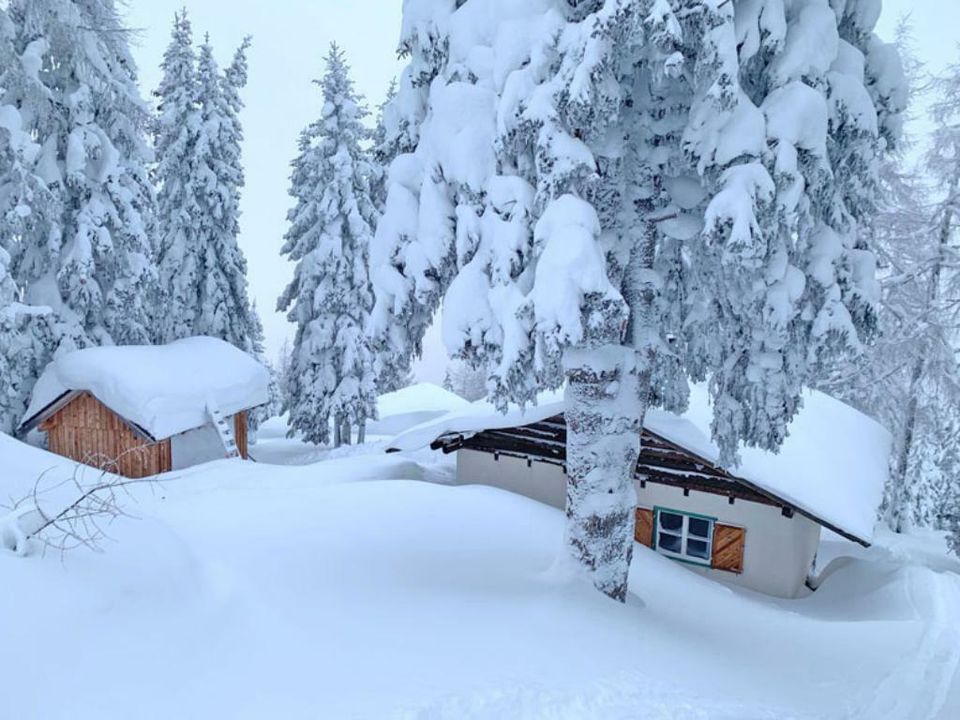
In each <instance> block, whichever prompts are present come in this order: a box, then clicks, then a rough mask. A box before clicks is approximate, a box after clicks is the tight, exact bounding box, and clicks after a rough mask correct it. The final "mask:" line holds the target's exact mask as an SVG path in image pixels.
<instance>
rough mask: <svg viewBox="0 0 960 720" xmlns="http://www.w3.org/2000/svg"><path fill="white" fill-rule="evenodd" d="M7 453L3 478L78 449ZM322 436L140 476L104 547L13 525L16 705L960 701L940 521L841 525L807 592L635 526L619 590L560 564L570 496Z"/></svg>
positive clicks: (874, 705)
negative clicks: (730, 568)
mask: <svg viewBox="0 0 960 720" xmlns="http://www.w3.org/2000/svg"><path fill="white" fill-rule="evenodd" d="M291 442H295V441H291ZM318 452H319V451H318ZM0 456H2V457H3V459H4V463H3V465H4V474H3V476H2V479H0V496H3V497H6V496H17V495H18V494H22V493H23V492H25V491H26V490H27V489H28V488H29V487H30V486H32V484H33V479H34V477H35V475H36V474H38V473H39V472H40V471H42V470H44V469H47V468H50V467H54V466H58V469H57V470H54V471H53V472H60V473H66V472H69V466H68V464H66V463H63V462H62V461H58V460H57V459H55V458H53V457H52V456H50V455H48V454H46V453H44V452H42V451H39V450H36V449H34V448H31V447H28V446H26V445H23V444H20V443H18V442H16V441H14V440H12V439H10V438H8V437H7V436H3V435H0ZM324 457H325V458H326V459H323V460H321V461H319V462H316V463H314V464H310V465H301V466H274V465H269V464H266V463H262V462H261V463H249V462H248V463H245V462H241V461H220V462H216V463H211V464H208V465H204V466H200V467H198V468H195V469H192V470H190V471H186V472H182V473H177V474H176V476H174V477H171V479H169V480H168V481H166V482H164V483H162V484H160V485H157V486H156V487H150V486H142V487H139V488H138V489H136V490H135V492H134V498H133V500H135V503H134V504H133V505H132V506H131V508H130V509H131V511H132V512H133V513H134V514H135V515H136V517H135V518H133V517H132V518H124V519H121V520H119V521H117V522H116V523H115V524H114V525H113V526H112V533H111V535H112V541H111V542H109V543H108V544H107V545H106V547H105V552H104V553H100V554H97V553H92V552H87V551H76V552H74V553H71V554H68V555H67V556H65V557H63V558H60V557H58V556H52V555H47V556H46V557H42V556H32V557H26V558H22V557H17V556H15V555H14V554H12V553H9V552H5V551H0V718H2V719H3V720H6V719H8V718H9V719H10V720H13V719H14V718H16V719H17V720H33V719H37V720H58V719H60V718H64V719H65V718H70V719H71V720H76V719H78V718H84V719H85V718H98V719H99V718H103V719H112V718H137V719H139V718H158V719H159V718H163V720H170V719H171V718H177V719H178V720H180V719H187V718H257V719H261V718H284V720H294V719H298V718H355V717H356V718H378V719H379V718H404V719H409V720H414V719H416V720H445V719H447V718H450V719H458V720H459V719H473V718H496V719H498V720H499V719H508V718H537V719H540V718H544V719H546V718H550V719H568V718H569V719H577V720H580V719H591V718H603V719H604V720H609V719H621V718H622V719H625V718H644V720H661V719H662V720H666V719H671V720H672V719H681V718H682V719H687V718H690V719H694V718H696V719H697V720H704V719H710V720H713V719H715V718H716V719H722V720H755V719H756V720H760V719H769V720H785V719H787V718H799V719H804V720H807V719H812V718H829V719H834V718H835V719H836V720H861V719H862V720H887V719H889V720H950V719H952V718H957V717H960V684H958V681H957V677H958V673H957V664H958V657H960V580H958V575H957V574H956V573H957V571H958V570H960V563H958V562H957V561H955V560H952V559H949V558H948V557H947V556H946V553H945V550H944V549H943V547H942V545H940V544H939V543H941V542H942V540H941V539H940V538H939V537H937V536H926V537H910V538H894V537H892V536H888V535H883V536H881V538H880V541H879V543H878V544H877V545H876V546H875V547H873V548H871V549H869V550H864V549H862V548H859V547H857V546H853V545H851V544H849V543H846V542H844V541H840V540H834V539H829V540H825V542H824V545H823V548H822V550H821V564H822V565H824V566H829V568H830V572H829V575H828V577H826V579H825V580H824V582H823V585H822V586H821V588H820V589H819V590H818V591H817V592H816V593H814V594H813V595H811V596H810V597H808V598H805V599H803V600H797V601H785V600H774V599H771V598H768V597H765V596H762V595H757V594H754V593H750V592H748V591H743V590H735V589H732V588H729V587H726V586H724V585H721V584H718V583H715V582H712V581H710V580H707V579H705V578H702V577H700V576H698V575H695V574H693V573H691V572H689V571H687V570H686V569H685V568H684V567H683V566H681V565H678V564H676V563H673V562H671V561H669V560H666V559H664V558H661V557H660V556H658V555H656V554H654V553H652V552H650V551H648V550H646V549H645V548H641V547H640V546H638V547H637V553H636V560H635V563H634V567H633V574H632V583H631V591H632V592H631V595H630V598H629V602H628V603H627V604H626V605H625V606H620V605H617V604H615V603H613V602H610V601H608V600H606V599H604V598H603V597H601V596H600V595H599V594H598V593H596V592H595V591H593V590H591V589H589V588H586V587H582V586H580V585H578V584H575V583H569V582H566V581H564V580H562V579H560V578H559V577H557V576H556V574H554V573H552V572H551V566H552V563H553V560H554V558H555V557H556V555H557V552H558V550H559V547H560V542H561V534H562V526H563V516H562V513H560V512H558V511H556V510H553V509H551V508H549V507H546V506H543V505H539V504H537V503H535V502H533V501H530V500H527V499H525V498H522V497H518V496H513V495H509V494H507V493H503V492H500V491H497V490H493V489H490V488H480V487H450V486H445V485H443V484H442V483H438V482H429V481H431V480H433V481H436V480H441V481H442V479H443V477H444V475H445V473H446V474H449V472H450V466H449V463H450V462H451V459H450V458H446V459H444V458H442V457H440V456H439V454H429V453H419V454H416V455H402V454H401V455H391V456H386V455H383V454H382V445H380V444H373V445H371V446H369V447H365V448H348V449H345V450H343V451H339V452H338V453H326V455H324ZM845 557H846V558H849V559H843V558H845ZM831 561H832V562H831Z"/></svg>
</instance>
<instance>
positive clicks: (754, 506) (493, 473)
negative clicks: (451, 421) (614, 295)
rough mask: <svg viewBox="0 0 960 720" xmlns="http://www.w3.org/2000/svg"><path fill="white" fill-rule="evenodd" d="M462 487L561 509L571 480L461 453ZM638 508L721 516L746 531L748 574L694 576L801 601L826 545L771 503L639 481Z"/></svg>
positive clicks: (542, 468)
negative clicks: (686, 491) (484, 488)
mask: <svg viewBox="0 0 960 720" xmlns="http://www.w3.org/2000/svg"><path fill="white" fill-rule="evenodd" d="M457 482H458V484H464V485H467V484H479V485H489V486H492V487H497V488H501V489H503V490H509V491H511V492H516V493H519V494H521V495H526V496H527V497H530V498H533V499H534V500H539V501H540V502H543V503H546V504H548V505H553V506H554V507H557V508H563V506H564V504H565V502H566V476H565V475H564V474H563V471H562V469H561V468H560V467H558V466H556V465H548V464H546V463H538V462H534V463H532V465H531V466H530V467H527V462H526V461H525V460H520V459H518V458H512V457H506V456H503V455H501V456H500V459H499V460H494V456H493V455H491V454H489V453H481V452H476V451H474V450H460V451H459V452H458V453H457ZM637 504H638V505H639V506H640V507H647V508H653V507H656V506H659V507H664V508H672V509H674V510H679V511H682V512H690V513H697V514H699V515H708V516H710V517H715V518H716V519H717V521H718V522H721V523H726V524H729V525H739V526H741V527H744V528H746V530H747V533H746V539H745V542H744V554H743V572H742V573H740V574H737V573H731V572H726V571H723V570H713V569H712V568H707V567H697V566H695V565H689V564H687V565H685V567H689V568H690V569H691V570H693V571H694V572H698V573H701V574H704V575H707V576H709V577H713V578H715V579H717V580H721V581H723V582H728V583H732V584H734V585H742V586H744V587H748V588H751V589H753V590H758V591H760V592H763V593H767V594H769V595H775V596H778V597H787V598H790V597H797V596H798V595H801V594H803V593H804V592H805V590H804V582H805V581H806V578H807V574H808V573H809V571H810V566H811V565H812V563H813V559H814V556H815V555H816V552H817V547H818V546H819V544H820V526H819V525H817V524H816V523H815V522H813V521H812V520H808V519H807V518H805V517H803V516H801V515H794V516H793V517H792V518H787V517H784V516H783V515H782V513H781V512H780V510H779V509H778V508H775V507H771V506H769V505H761V504H759V503H753V502H748V501H746V500H736V501H735V502H734V504H733V505H730V503H729V501H728V499H727V498H726V497H724V496H722V495H714V494H712V493H705V492H697V491H694V490H691V491H690V494H689V495H688V496H686V497H684V494H683V490H682V489H681V488H674V487H669V486H666V485H658V484H656V483H647V485H646V487H644V488H641V487H640V484H639V483H637Z"/></svg>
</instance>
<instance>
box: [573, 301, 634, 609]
mask: <svg viewBox="0 0 960 720" xmlns="http://www.w3.org/2000/svg"><path fill="white" fill-rule="evenodd" d="M588 307H589V304H588ZM624 324H625V308H624V304H623V303H622V302H611V301H609V300H604V301H601V302H600V303H599V307H598V308H597V309H596V310H595V311H594V312H592V313H588V317H586V318H585V326H586V328H587V330H586V333H585V334H586V338H585V342H584V343H583V344H581V345H580V346H578V347H575V348H571V349H568V350H567V351H566V352H565V353H564V366H565V371H566V375H567V390H566V396H565V405H566V420H567V475H568V481H567V506H566V515H567V525H566V538H565V539H566V547H567V550H568V552H569V553H570V555H571V557H572V558H573V560H574V561H575V563H576V564H577V565H578V566H579V567H580V568H582V569H583V570H584V571H585V572H586V573H587V575H588V577H589V578H590V580H591V582H592V583H593V585H594V586H595V587H596V588H597V589H598V590H600V591H601V592H602V593H604V594H605V595H608V596H609V597H611V598H613V599H615V600H619V601H620V602H623V601H625V600H626V596H627V580H628V576H629V571H630V560H631V559H632V557H633V526H634V512H635V509H636V505H637V497H636V490H635V488H634V484H633V473H634V469H635V468H636V463H637V457H638V455H639V452H640V425H639V420H638V416H637V406H636V387H635V383H634V376H633V373H632V369H633V352H632V350H631V349H630V348H627V347H624V346H623V345H621V344H620V341H621V337H622V334H623V329H624Z"/></svg>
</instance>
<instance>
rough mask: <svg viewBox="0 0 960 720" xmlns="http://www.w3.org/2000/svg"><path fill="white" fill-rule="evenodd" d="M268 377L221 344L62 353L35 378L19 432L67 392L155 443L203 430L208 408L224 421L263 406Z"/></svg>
mask: <svg viewBox="0 0 960 720" xmlns="http://www.w3.org/2000/svg"><path fill="white" fill-rule="evenodd" d="M269 384H270V375H269V373H268V371H267V369H266V368H265V367H264V366H263V365H261V364H260V363H259V362H257V361H256V360H255V359H254V358H252V357H250V356H249V355H247V354H246V353H245V352H243V351H241V350H238V349H237V348H235V347H234V346H233V345H230V344H229V343H226V342H224V341H222V340H217V339H215V338H210V337H192V338H186V339H183V340H177V341H176V342H172V343H170V344H169V345H154V346H150V345H129V346H122V347H113V346H112V347H95V348H87V349H84V350H76V351H74V352H70V353H66V354H64V355H62V356H61V357H59V358H57V359H55V360H54V361H53V362H52V363H50V365H48V366H47V369H46V370H45V371H44V372H43V375H41V376H40V379H39V380H38V381H37V384H36V387H35V388H34V390H33V397H32V399H31V402H30V407H29V408H28V409H27V412H26V415H25V416H24V421H23V424H22V425H21V432H22V431H24V430H27V429H29V427H30V426H33V425H35V424H36V423H37V422H38V420H42V418H43V416H44V415H45V414H48V413H49V412H50V410H51V409H52V408H54V407H55V406H56V405H57V403H58V401H59V400H60V399H61V398H63V397H64V396H65V395H68V394H69V393H70V392H80V391H87V392H89V393H91V394H92V395H93V396H94V397H96V398H97V399H98V400H99V401H100V402H102V403H103V404H104V405H106V406H107V407H108V408H110V409H111V410H113V412H115V413H116V414H117V415H119V416H121V417H122V418H124V419H125V420H126V421H128V422H130V423H133V424H134V425H136V426H138V427H139V428H140V429H141V430H143V431H145V432H146V433H148V434H149V435H150V436H151V437H152V438H153V439H154V440H162V439H164V438H168V437H170V436H172V435H176V434H178V433H182V432H186V431H187V430H192V429H194V428H198V427H201V426H203V425H205V424H207V422H208V419H207V405H208V404H215V405H216V406H217V407H218V408H219V409H220V412H221V413H223V414H224V415H232V414H234V413H237V412H240V411H241V410H248V409H250V408H253V407H257V406H259V405H263V404H264V403H266V402H267V400H268V395H269V390H268V389H269Z"/></svg>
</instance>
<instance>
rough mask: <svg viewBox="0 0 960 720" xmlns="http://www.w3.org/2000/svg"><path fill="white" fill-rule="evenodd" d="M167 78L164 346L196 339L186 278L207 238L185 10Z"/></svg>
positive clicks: (191, 289)
mask: <svg viewBox="0 0 960 720" xmlns="http://www.w3.org/2000/svg"><path fill="white" fill-rule="evenodd" d="M160 67H161V70H162V72H163V77H162V79H161V81H160V86H159V87H158V88H157V90H156V91H155V93H154V94H155V96H156V97H157V100H158V108H157V111H158V115H157V118H156V120H155V121H154V147H155V149H156V158H157V163H156V165H155V166H154V168H153V177H154V181H155V183H156V186H157V218H158V236H159V242H158V245H159V261H158V272H159V277H160V285H161V287H162V289H163V299H162V303H161V305H162V307H163V308H164V311H163V312H162V313H161V315H160V316H159V318H158V326H159V328H158V338H157V339H158V340H159V341H160V342H168V341H170V340H174V339H177V338H182V337H187V336H189V335H192V334H193V332H192V329H193V326H194V324H195V323H196V318H197V311H198V302H197V295H198V293H197V292H196V287H195V286H194V284H193V283H192V282H187V281H186V278H191V279H192V278H194V277H195V276H196V274H197V272H198V260H199V253H198V251H199V249H200V247H201V242H202V240H201V236H200V233H199V228H198V226H197V222H196V218H199V217H200V205H199V203H198V189H197V184H198V181H199V175H200V170H201V167H202V165H201V158H200V156H199V155H198V150H199V147H198V143H197V138H198V137H199V135H200V126H201V120H200V105H199V91H198V81H197V56H196V52H195V51H194V47H193V34H192V30H191V26H190V20H189V18H188V17H187V13H186V11H185V10H183V11H181V12H179V13H177V14H176V15H175V16H174V21H173V31H172V34H171V38H170V44H169V45H168V46H167V50H166V52H165V53H164V56H163V63H162V64H161V66H160Z"/></svg>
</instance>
